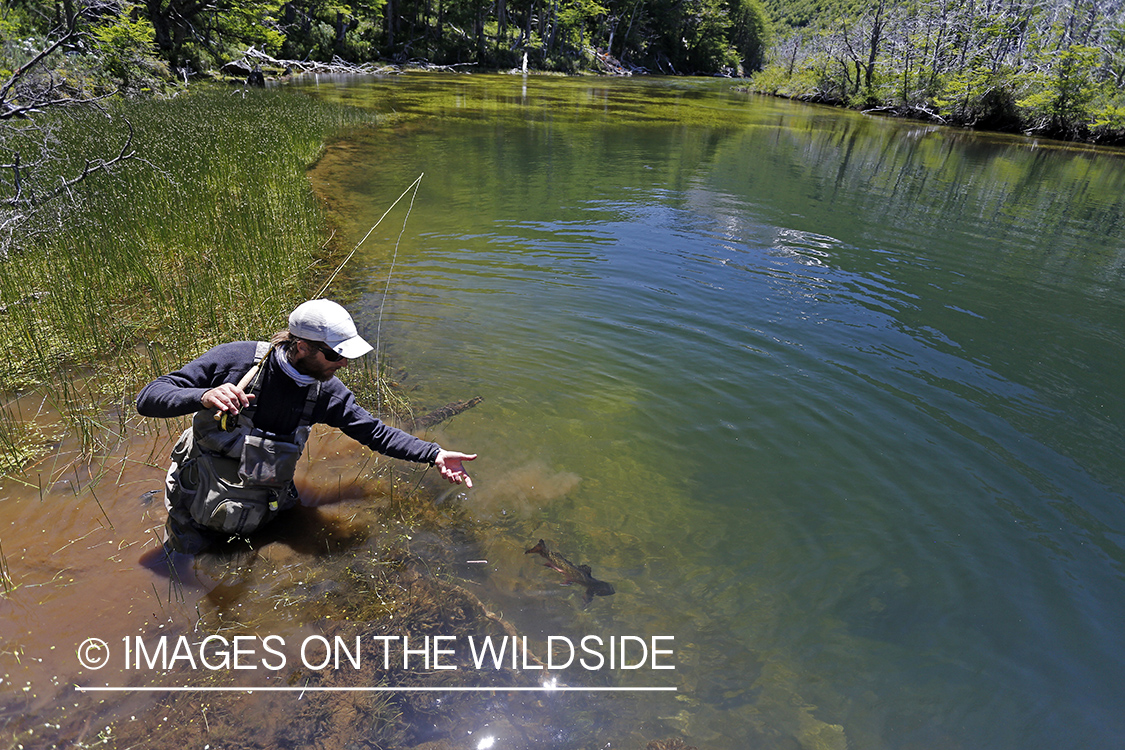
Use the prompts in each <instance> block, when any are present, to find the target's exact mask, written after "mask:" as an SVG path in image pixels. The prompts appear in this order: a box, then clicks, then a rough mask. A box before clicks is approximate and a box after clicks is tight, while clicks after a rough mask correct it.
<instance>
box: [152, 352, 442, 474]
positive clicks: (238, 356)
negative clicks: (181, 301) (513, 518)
mask: <svg viewBox="0 0 1125 750" xmlns="http://www.w3.org/2000/svg"><path fill="white" fill-rule="evenodd" d="M256 346H257V342H254V341H235V342H233V343H229V344H219V345H218V346H216V347H214V348H213V349H211V350H210V351H208V352H207V353H206V354H204V355H203V356H202V357H200V358H199V359H196V360H193V361H191V362H189V363H188V364H186V365H184V366H183V367H182V368H180V369H179V370H176V371H175V372H172V373H169V374H167V375H161V376H160V377H159V378H157V379H156V380H154V381H152V382H151V383H149V384H148V385H146V386H145V387H144V388H143V389H142V390H141V392H140V394H139V395H138V396H137V411H138V412H139V413H140V414H141V415H142V416H145V417H178V416H182V415H185V414H192V413H194V412H197V411H200V410H202V409H203V403H202V402H201V401H200V399H201V398H202V397H203V394H204V393H206V392H207V391H208V390H210V389H211V388H214V387H216V386H218V385H222V384H223V383H237V382H238V381H239V379H241V377H242V376H243V375H245V374H246V372H247V371H248V370H249V369H250V367H251V365H253V363H254V351H255V348H256ZM277 356H278V352H277V351H276V350H275V351H274V352H273V353H271V354H270V356H269V358H268V361H267V362H266V363H264V365H263V372H262V374H261V378H262V381H261V387H260V388H259V389H258V396H257V399H256V400H255V401H254V404H255V406H256V407H257V408H256V409H255V414H254V426H255V427H257V428H259V429H262V430H266V431H268V432H273V433H276V434H279V435H287V434H289V433H291V432H293V431H294V430H296V429H297V426H298V423H299V422H300V418H301V411H302V410H303V409H304V405H305V399H306V397H307V396H308V389H309V388H311V387H312V386H301V385H298V384H297V383H295V382H294V381H293V379H292V378H290V377H289V376H288V375H286V374H285V373H284V372H282V371H281V368H280V367H279V366H278V365H277V362H276V361H275V358H276V357H277ZM312 421H313V423H314V424H327V425H329V426H331V427H336V428H338V429H340V430H341V431H342V432H343V433H344V434H345V435H347V436H349V437H351V438H353V439H355V440H357V441H359V442H360V443H362V444H363V445H366V446H367V447H368V448H370V449H371V450H373V451H376V452H378V453H382V454H384V455H387V456H390V457H391V458H401V459H405V460H407V461H417V462H419V463H433V460H434V458H436V457H437V454H438V451H440V450H441V447H440V446H439V445H438V444H437V443H429V442H426V441H425V440H422V439H420V438H416V437H414V436H413V435H411V434H409V433H407V432H403V431H402V430H400V429H397V428H395V427H391V426H390V425H387V424H384V423H383V422H382V421H380V420H379V419H376V418H375V416H374V415H372V414H371V413H370V412H368V411H367V410H366V409H364V408H363V407H362V406H360V405H359V404H357V403H356V401H355V396H354V395H353V394H352V392H351V391H350V390H349V389H348V387H347V386H345V385H344V384H343V383H341V382H340V381H339V379H337V378H335V377H333V378H332V379H331V380H328V381H327V382H323V383H321V384H320V396H319V398H318V399H317V402H316V407H315V408H314V409H313V413H312Z"/></svg>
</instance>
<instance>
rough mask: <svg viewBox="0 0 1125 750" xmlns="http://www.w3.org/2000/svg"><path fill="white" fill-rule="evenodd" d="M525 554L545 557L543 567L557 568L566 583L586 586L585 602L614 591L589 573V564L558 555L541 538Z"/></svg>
mask: <svg viewBox="0 0 1125 750" xmlns="http://www.w3.org/2000/svg"><path fill="white" fill-rule="evenodd" d="M524 554H525V555H532V554H538V555H542V556H543V557H545V558H546V559H547V562H545V563H543V565H544V566H545V567H548V568H551V569H552V570H557V571H558V572H560V573H562V574H563V576H564V577H565V578H566V583H579V584H582V585H583V586H585V587H586V596H585V597H584V598H583V600H582V601H583V602H584V603H585V604H589V603H590V602H591V601H592V600H593V598H594V597H595V596H609V595H610V594H614V593H616V592H615V591H614V589H613V585H612V584H609V583H606V582H605V581H599V580H598V579H597V578H594V576H593V575H591V573H592V572H593V571H591V570H590V566H589V565H575V564H574V563H572V562H571V561H570V560H567V559H566V558H565V557H563V556H562V555H560V554H559V553H557V552H553V551H551V549H550V548H549V547H548V546H547V543H546V542H545V541H543V540H542V539H540V540H539V542H538V544H536V545H535V546H534V547H532V548H531V549H529V550H526V551H525V552H524Z"/></svg>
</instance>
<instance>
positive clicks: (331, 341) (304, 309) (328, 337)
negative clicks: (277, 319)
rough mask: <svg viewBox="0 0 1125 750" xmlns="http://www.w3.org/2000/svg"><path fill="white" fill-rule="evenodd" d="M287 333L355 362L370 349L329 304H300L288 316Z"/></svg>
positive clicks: (349, 319) (318, 301)
mask: <svg viewBox="0 0 1125 750" xmlns="http://www.w3.org/2000/svg"><path fill="white" fill-rule="evenodd" d="M289 333H291V334H293V335H294V336H296V337H297V338H302V339H308V340H309V341H323V342H324V343H325V344H327V345H328V346H329V348H331V349H332V350H333V351H334V352H336V353H337V354H339V355H341V356H344V357H347V358H348V359H355V358H357V357H362V356H363V355H364V354H367V353H368V352H369V351H371V349H372V348H373V347H372V346H371V344H369V343H367V342H366V341H364V340H363V338H362V337H361V336H360V335H359V332H358V331H357V330H356V328H355V322H354V321H353V320H352V316H351V315H349V314H348V311H347V310H345V309H344V308H343V307H341V306H340V305H338V304H336V303H335V302H333V301H332V300H327V299H314V300H309V301H308V302H303V303H301V304H300V305H298V306H297V309H296V310H294V311H293V312H291V313H290V314H289Z"/></svg>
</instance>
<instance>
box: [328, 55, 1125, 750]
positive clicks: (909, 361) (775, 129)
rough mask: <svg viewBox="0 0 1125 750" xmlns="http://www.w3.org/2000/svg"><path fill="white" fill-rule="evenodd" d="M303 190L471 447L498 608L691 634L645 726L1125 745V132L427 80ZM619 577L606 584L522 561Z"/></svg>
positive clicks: (716, 741) (421, 386)
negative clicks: (1039, 130)
mask: <svg viewBox="0 0 1125 750" xmlns="http://www.w3.org/2000/svg"><path fill="white" fill-rule="evenodd" d="M308 91H309V93H314V92H315V93H316V94H317V95H320V96H325V97H333V98H340V99H343V100H346V101H348V102H350V103H353V104H358V105H361V106H365V107H370V108H372V109H374V110H376V111H379V112H386V113H390V112H397V113H399V114H405V115H407V117H406V118H404V119H403V120H402V121H401V122H400V123H399V124H397V125H395V126H393V127H384V128H381V129H373V130H370V131H365V132H361V133H356V134H353V135H352V136H351V137H349V139H348V140H347V141H345V142H342V143H340V144H337V145H336V146H335V147H333V149H332V150H330V152H329V154H328V155H327V156H326V158H325V159H324V161H323V162H322V163H321V165H320V167H319V168H318V170H317V172H316V174H315V175H314V178H315V179H319V180H324V181H327V182H328V184H329V190H330V192H331V193H332V195H333V196H334V204H335V206H336V208H337V209H338V210H339V211H340V212H341V214H342V216H343V218H344V221H345V222H346V223H348V224H350V225H351V232H352V235H353V237H354V239H353V240H352V241H355V239H358V237H359V236H361V234H362V232H363V231H365V230H366V229H367V228H368V227H369V226H370V225H371V224H372V223H374V221H375V220H376V219H377V218H378V217H379V216H380V215H381V214H382V212H383V211H384V210H385V209H386V207H387V206H389V205H390V204H391V202H392V201H393V200H394V199H395V198H396V197H398V195H399V194H400V193H401V192H402V190H403V189H405V188H406V186H408V185H409V184H410V183H411V182H412V181H413V180H414V179H415V178H416V177H417V176H418V175H419V174H420V173H425V177H424V178H423V179H422V183H421V187H420V190H419V191H418V194H417V199H416V201H415V202H414V204H413V208H412V210H411V213H410V215H409V219H408V221H407V222H406V226H405V230H404V232H403V234H402V239H401V245H400V246H399V247H398V250H397V255H395V256H394V267H393V273H392V274H391V284H390V286H389V294H388V296H387V298H386V304H385V307H384V309H383V311H382V316H381V323H380V309H379V308H380V304H381V302H382V300H383V290H384V286H385V284H386V281H387V277H388V271H389V263H390V261H391V259H392V255H394V248H395V243H396V238H397V237H398V233H399V230H400V229H401V228H402V225H403V219H404V217H405V210H404V206H405V203H404V204H401V205H400V208H399V209H398V210H396V212H395V213H393V214H392V215H391V216H390V217H388V220H387V221H385V222H384V225H383V226H381V228H380V229H379V230H378V231H377V232H376V235H373V237H372V239H371V240H369V241H368V244H367V245H365V247H364V250H363V254H362V257H361V258H360V259H359V260H357V261H353V264H354V265H353V266H352V267H351V268H350V272H351V275H352V282H353V283H354V284H355V285H356V286H357V287H358V289H359V290H360V293H361V295H362V298H361V301H360V302H359V303H358V304H357V305H356V309H357V312H358V315H357V318H358V320H359V323H360V326H361V329H362V330H363V331H364V332H365V333H366V334H367V335H368V336H369V337H370V338H372V339H374V338H375V337H376V336H378V337H379V338H380V341H381V343H382V344H383V345H384V346H386V347H387V349H388V351H389V353H390V356H391V357H392V358H393V360H394V362H395V364H396V365H398V366H401V367H403V368H405V370H406V371H407V372H408V375H407V377H406V379H405V382H406V383H407V384H411V385H417V386H418V391H417V392H416V398H418V399H419V400H421V401H422V402H423V403H424V404H427V405H430V404H432V405H433V406H436V405H439V404H441V403H445V402H446V401H449V400H452V399H458V398H468V397H470V396H474V395H481V396H483V397H484V399H485V400H484V403H483V404H481V405H480V406H478V407H477V408H476V409H474V410H473V411H471V412H468V413H466V414H465V415H463V416H461V417H458V418H457V419H456V420H454V421H453V422H452V423H451V424H449V425H448V426H447V427H444V428H443V430H442V431H441V433H440V434H439V436H440V439H441V440H442V442H443V443H444V444H446V445H448V446H450V447H458V448H462V449H466V450H475V451H479V452H480V454H481V458H480V459H479V460H478V461H477V463H476V464H475V465H474V467H473V468H474V476H475V479H476V481H477V487H476V488H475V489H474V490H472V491H471V492H470V493H469V494H468V496H467V497H466V498H464V499H463V500H462V502H465V503H466V504H467V505H468V507H470V508H472V509H473V511H474V513H475V514H476V515H477V517H478V518H479V519H480V520H481V521H482V522H484V523H486V524H488V525H489V527H490V528H491V530H492V531H491V536H490V540H489V545H490V547H489V550H488V558H489V561H490V565H489V569H488V573H489V577H488V578H487V580H486V581H485V586H484V590H485V592H486V593H487V596H488V598H489V600H490V601H492V602H493V603H495V604H496V605H497V606H498V607H501V608H502V609H503V610H504V612H505V615H506V616H507V617H509V618H511V619H512V620H513V621H514V622H516V623H517V624H518V625H519V626H520V627H521V628H522V629H524V630H525V632H530V633H532V634H533V635H548V634H567V635H574V634H579V635H581V634H587V633H593V634H600V635H603V636H607V635H610V634H638V635H653V634H661V635H671V636H674V637H675V639H676V640H675V644H676V664H677V668H676V670H675V671H674V672H673V673H668V672H660V673H657V672H653V671H644V670H641V671H638V672H636V673H632V674H625V675H622V676H620V678H619V679H620V681H621V683H620V684H633V685H675V686H677V687H678V689H679V691H678V693H677V694H675V695H674V696H673V695H668V694H656V695H654V696H652V697H649V698H647V699H645V701H644V702H643V706H644V707H643V708H642V709H638V710H639V712H640V714H639V715H640V716H642V717H643V718H644V720H645V721H647V722H649V723H648V724H646V725H645V731H646V732H647V733H648V736H650V737H655V736H666V735H667V734H669V733H677V732H678V733H682V734H683V735H684V736H685V737H686V738H688V739H689V740H690V741H691V742H692V743H693V744H696V745H698V746H700V747H703V748H717V747H724V748H744V747H778V748H791V747H806V748H820V747H823V748H842V747H844V746H845V743H846V746H847V747H852V748H865V749H868V748H870V749H879V748H992V749H1002V748H1013V749H1015V748H1021V749H1027V748H1052V749H1056V748H1115V747H1120V746H1121V743H1122V741H1123V739H1122V738H1123V737H1125V711H1122V708H1123V707H1125V683H1123V682H1122V680H1121V675H1122V674H1123V673H1125V643H1123V641H1122V638H1121V625H1122V623H1123V622H1125V576H1123V573H1125V571H1123V564H1125V549H1123V544H1125V506H1123V500H1125V497H1123V495H1125V465H1123V463H1122V460H1121V458H1122V453H1123V449H1125V435H1123V431H1122V425H1123V424H1125V389H1123V388H1122V385H1121V378H1120V375H1119V373H1120V372H1121V370H1122V367H1123V365H1125V297H1123V292H1125V279H1123V273H1125V198H1123V196H1125V158H1123V156H1125V155H1123V154H1122V153H1121V152H1115V151H1106V150H1102V151H1095V150H1090V149H1071V148H1064V147H1062V146H1061V145H1060V144H1051V143H1043V142H1040V143H1036V142H1031V141H1027V140H1022V139H1008V138H996V137H986V136H980V135H974V134H970V133H964V132H959V131H951V130H944V129H938V128H932V127H927V126H922V125H918V124H912V123H905V122H891V121H884V120H880V119H875V118H868V117H864V116H862V115H859V114H856V113H849V112H840V111H834V110H828V109H822V108H813V107H805V106H800V105H795V104H791V103H788V102H781V101H774V100H768V99H761V98H752V97H748V96H745V95H742V94H738V93H736V92H733V91H732V90H731V86H730V83H729V82H724V81H701V80H700V81H688V82H683V81H675V80H643V81H642V80H622V81H607V80H587V79H551V78H545V79H544V78H528V79H522V78H519V77H508V76H496V77H492V76H464V77H448V76H447V77H436V76H433V77H431V76H421V75H410V76H403V77H396V78H388V79H380V80H374V81H351V82H347V83H325V82H321V83H320V84H319V86H318V87H316V88H315V89H313V88H311V87H310V88H309V89H308ZM539 537H545V538H547V539H549V540H551V541H553V542H555V543H556V545H557V546H558V548H559V549H560V551H562V552H563V553H564V554H565V555H567V556H568V557H570V558H572V559H574V560H575V561H578V562H587V563H589V564H590V565H591V566H592V567H593V570H594V573H595V575H597V576H598V577H600V578H604V579H606V580H608V581H611V582H613V583H614V584H615V586H616V587H617V592H618V593H617V594H616V595H615V596H613V597H609V598H606V599H598V600H597V601H595V602H594V603H593V604H592V605H590V606H589V607H588V608H585V609H583V608H582V606H581V601H580V596H579V594H578V593H576V592H575V591H574V590H573V589H566V588H561V587H559V586H558V585H557V584H558V579H557V576H555V577H552V574H550V572H549V571H545V570H544V569H543V568H541V567H540V566H538V565H535V564H533V563H532V562H531V561H530V559H529V558H526V557H525V556H524V555H523V554H522V552H523V549H524V548H526V547H528V546H530V545H531V544H532V543H534V541H535V540H536V539H537V538H539Z"/></svg>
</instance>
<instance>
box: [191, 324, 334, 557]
mask: <svg viewBox="0 0 1125 750" xmlns="http://www.w3.org/2000/svg"><path fill="white" fill-rule="evenodd" d="M270 352H271V347H270V345H269V343H267V342H265V341H259V342H258V345H257V348H256V349H255V351H254V364H253V366H252V367H251V369H250V371H249V372H247V373H246V375H245V376H244V377H243V379H242V380H241V381H239V385H240V386H241V387H242V388H243V390H244V391H246V393H247V394H248V395H249V394H253V395H254V396H255V398H254V399H253V400H251V404H250V406H248V407H246V408H245V409H243V410H242V412H240V413H239V414H238V415H237V417H238V418H237V419H231V418H230V417H227V419H225V420H222V419H220V418H219V417H220V416H222V415H216V414H215V413H214V412H210V411H200V412H196V414H195V416H194V418H193V419H192V426H191V427H189V428H188V429H187V430H185V431H184V433H183V434H182V435H181V436H180V439H179V441H178V442H177V443H176V446H175V448H173V450H172V460H173V462H175V463H178V464H179V467H180V468H179V472H178V473H179V477H178V480H179V494H180V497H179V498H178V502H179V503H181V504H182V505H181V507H186V509H187V510H188V511H189V513H190V514H191V517H192V520H193V521H195V523H197V524H199V525H200V526H202V527H205V528H208V529H212V530H215V531H221V532H226V533H230V534H239V535H242V534H249V533H251V532H253V531H254V530H256V529H257V528H258V527H260V526H261V525H262V524H263V523H266V522H267V521H269V520H271V519H272V518H273V517H274V516H276V515H277V514H278V512H280V511H282V510H284V509H286V508H289V507H292V506H294V505H296V503H297V491H296V488H295V487H294V486H293V475H294V473H295V472H296V470H297V462H298V460H299V459H300V458H301V454H302V452H303V451H304V448H305V443H306V442H308V438H309V432H310V430H311V426H312V413H313V409H314V408H315V407H316V402H317V399H318V398H319V396H320V383H319V382H317V383H313V384H312V385H311V386H309V389H308V395H307V396H306V397H305V403H304V406H303V409H302V412H301V417H300V420H299V422H298V426H297V429H296V430H294V431H293V432H292V433H290V434H287V435H277V434H274V433H271V432H266V431H264V430H260V429H257V428H256V427H255V426H254V415H255V414H256V413H257V410H258V400H259V398H260V396H261V394H260V393H259V391H260V389H261V384H262V371H263V370H264V368H265V365H266V364H267V363H266V360H267V358H268V357H269V356H270Z"/></svg>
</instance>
